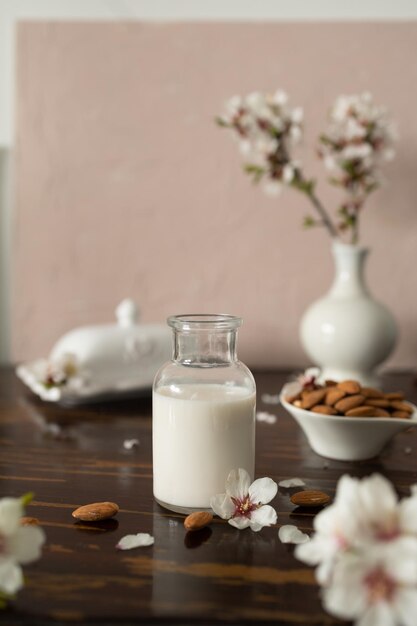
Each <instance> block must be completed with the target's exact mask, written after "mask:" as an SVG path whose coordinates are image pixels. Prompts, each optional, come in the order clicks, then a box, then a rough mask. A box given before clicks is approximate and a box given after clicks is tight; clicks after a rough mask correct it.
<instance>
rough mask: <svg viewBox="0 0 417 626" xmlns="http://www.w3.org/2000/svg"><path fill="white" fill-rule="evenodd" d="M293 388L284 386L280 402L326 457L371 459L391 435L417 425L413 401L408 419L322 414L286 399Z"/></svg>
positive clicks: (292, 392)
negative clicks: (412, 410) (301, 407)
mask: <svg viewBox="0 0 417 626" xmlns="http://www.w3.org/2000/svg"><path fill="white" fill-rule="evenodd" d="M296 384H297V383H295V385H296ZM296 391H297V389H296V388H295V387H294V383H288V384H287V385H285V386H284V387H283V389H282V391H281V394H280V401H281V404H282V406H283V407H284V408H285V409H286V410H287V411H288V413H290V415H292V417H293V418H294V419H295V420H296V421H297V422H298V424H299V425H300V426H301V428H302V429H303V431H304V434H305V435H306V437H307V439H308V442H309V444H310V446H311V447H312V448H313V450H314V452H317V454H320V455H321V456H324V457H327V458H328V459H336V460H338V461H362V460H364V459H371V458H372V457H375V456H377V455H378V454H379V453H380V452H381V451H382V449H383V448H384V446H385V445H386V444H387V443H388V441H389V440H390V439H391V438H392V437H393V436H394V435H396V434H397V433H399V432H401V431H402V430H405V429H406V428H409V427H410V426H412V425H413V424H417V407H416V406H415V405H413V404H412V405H411V406H412V407H413V409H414V412H413V413H412V415H411V418H410V419H399V418H393V417H343V416H337V415H321V414H320V413H313V412H312V411H306V410H305V409H300V408H298V407H296V406H294V405H293V404H290V403H289V402H287V401H286V400H285V398H286V397H288V396H291V395H292V394H294V393H296Z"/></svg>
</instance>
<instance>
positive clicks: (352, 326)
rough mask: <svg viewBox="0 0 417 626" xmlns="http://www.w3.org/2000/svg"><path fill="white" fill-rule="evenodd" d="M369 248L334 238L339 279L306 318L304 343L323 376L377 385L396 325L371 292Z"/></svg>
mask: <svg viewBox="0 0 417 626" xmlns="http://www.w3.org/2000/svg"><path fill="white" fill-rule="evenodd" d="M367 254H368V249H366V248H362V247H359V246H354V245H348V244H344V243H340V242H333V256H334V259H335V266H336V272H335V278H334V282H333V285H332V287H331V289H330V291H329V292H328V293H327V294H326V295H325V296H324V297H323V298H320V300H317V301H316V302H314V303H313V304H312V305H311V306H310V307H309V308H308V309H307V311H306V312H305V314H304V316H303V318H302V320H301V328H300V335H301V342H302V345H303V347H304V349H305V351H306V352H307V354H308V356H309V357H310V359H311V360H312V361H313V362H314V363H315V364H317V365H318V366H319V367H320V368H321V370H322V375H321V377H322V379H332V380H344V379H355V380H359V381H360V382H361V383H362V384H365V385H376V384H377V383H378V379H377V376H376V372H375V370H376V368H377V366H379V365H380V364H381V363H382V362H383V361H384V360H385V359H386V358H387V357H388V356H389V355H390V354H391V352H392V350H393V348H394V346H395V342H396V338H397V327H396V323H395V320H394V318H393V317H392V315H391V313H390V312H389V311H388V310H387V309H386V308H385V307H384V306H383V305H382V304H380V303H379V302H376V301H375V300H374V299H373V298H372V296H371V295H370V293H369V291H368V288H367V286H366V283H365V280H364V263H365V259H366V257H367Z"/></svg>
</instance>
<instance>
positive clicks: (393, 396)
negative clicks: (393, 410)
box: [384, 391, 404, 400]
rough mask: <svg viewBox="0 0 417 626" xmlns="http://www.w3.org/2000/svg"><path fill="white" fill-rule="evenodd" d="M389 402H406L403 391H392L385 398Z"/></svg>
mask: <svg viewBox="0 0 417 626" xmlns="http://www.w3.org/2000/svg"><path fill="white" fill-rule="evenodd" d="M384 397H385V398H386V399H387V400H404V394H403V392H402V391H391V392H390V393H386V394H385V396H384Z"/></svg>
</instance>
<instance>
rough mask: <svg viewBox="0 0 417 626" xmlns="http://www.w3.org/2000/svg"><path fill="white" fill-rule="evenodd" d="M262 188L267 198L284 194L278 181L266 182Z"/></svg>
mask: <svg viewBox="0 0 417 626" xmlns="http://www.w3.org/2000/svg"><path fill="white" fill-rule="evenodd" d="M262 188H263V190H264V192H265V193H266V195H267V196H279V194H280V193H281V192H282V185H281V183H280V182H278V181H277V180H266V181H265V182H264V183H263V185H262Z"/></svg>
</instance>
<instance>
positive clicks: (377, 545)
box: [295, 474, 417, 626]
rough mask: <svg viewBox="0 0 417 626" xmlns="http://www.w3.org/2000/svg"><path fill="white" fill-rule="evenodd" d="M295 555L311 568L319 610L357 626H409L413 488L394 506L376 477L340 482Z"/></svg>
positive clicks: (415, 543) (414, 586) (413, 607)
mask: <svg viewBox="0 0 417 626" xmlns="http://www.w3.org/2000/svg"><path fill="white" fill-rule="evenodd" d="M314 530H315V534H314V536H313V537H312V538H311V541H309V542H308V543H305V544H303V545H299V546H297V547H296V549H295V555H296V556H297V558H299V559H300V560H301V561H304V562H305V563H308V564H310V565H318V568H317V570H316V578H317V580H318V582H319V583H320V584H321V585H323V586H324V592H323V601H324V607H325V609H326V610H327V611H328V612H329V613H332V614H333V615H335V616H337V617H341V618H346V619H357V620H358V621H356V625H357V626H388V625H389V626H395V625H401V626H412V625H415V623H416V622H415V616H416V615H417V490H416V489H415V488H412V489H411V496H410V497H408V498H403V499H402V500H401V501H398V497H397V495H396V493H395V491H394V489H393V487H392V485H391V483H390V482H389V481H388V480H387V479H386V478H384V477H383V476H381V475H379V474H374V475H372V476H369V477H366V478H364V479H362V480H359V479H356V478H351V477H350V476H343V477H342V478H341V479H340V481H339V483H338V486H337V491H336V497H335V500H334V503H333V504H332V505H330V506H329V507H327V509H326V510H324V511H322V512H321V513H319V514H318V515H317V516H316V518H315V520H314Z"/></svg>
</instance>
